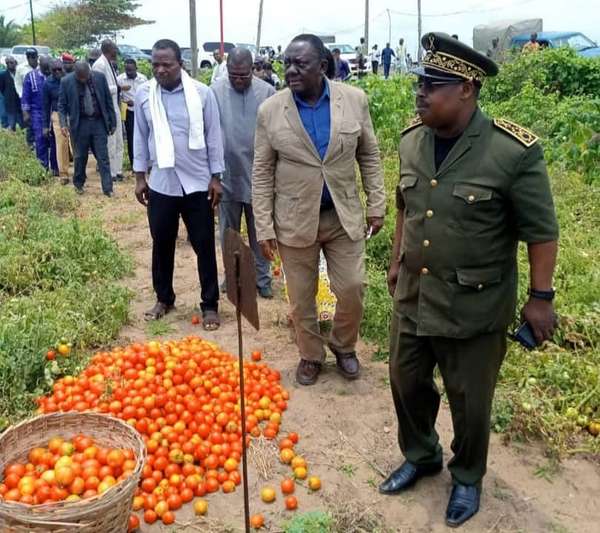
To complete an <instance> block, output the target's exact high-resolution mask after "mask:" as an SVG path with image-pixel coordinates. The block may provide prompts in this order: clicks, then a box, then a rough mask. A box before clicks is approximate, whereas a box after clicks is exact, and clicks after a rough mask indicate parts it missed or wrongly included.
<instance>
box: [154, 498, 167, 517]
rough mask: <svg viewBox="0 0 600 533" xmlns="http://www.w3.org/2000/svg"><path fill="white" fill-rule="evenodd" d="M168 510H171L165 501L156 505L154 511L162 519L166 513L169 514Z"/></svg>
mask: <svg viewBox="0 0 600 533" xmlns="http://www.w3.org/2000/svg"><path fill="white" fill-rule="evenodd" d="M168 510H169V504H168V503H167V502H166V501H164V500H162V501H159V502H158V503H157V504H156V506H155V507H154V511H155V512H156V514H157V515H158V516H159V517H160V518H162V515H164V514H165V513H166V512H168Z"/></svg>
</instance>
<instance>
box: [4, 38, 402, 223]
mask: <svg viewBox="0 0 600 533" xmlns="http://www.w3.org/2000/svg"><path fill="white" fill-rule="evenodd" d="M324 50H325V52H324V53H325V55H326V60H327V69H326V73H325V74H326V77H327V78H329V79H331V80H334V81H342V82H343V81H348V80H350V79H351V78H352V77H353V76H355V75H358V76H359V77H360V76H361V75H363V74H364V73H365V72H366V71H367V68H366V66H367V61H368V62H369V65H370V67H371V71H372V72H373V73H374V74H379V72H380V67H383V76H384V77H385V78H386V79H387V78H388V77H389V76H390V74H391V73H392V72H393V71H396V72H399V73H406V72H407V71H408V69H410V68H411V66H412V59H411V57H410V55H409V54H408V52H407V47H406V43H405V41H404V39H402V38H401V39H400V40H399V41H398V45H397V46H396V48H395V49H394V48H392V46H391V44H390V43H386V46H385V47H384V48H383V49H382V50H380V49H379V46H378V45H376V44H375V45H374V46H373V47H372V49H371V51H370V52H369V51H368V49H367V46H366V42H365V39H364V38H361V39H360V44H359V46H357V47H356V62H353V61H351V62H349V61H348V60H347V59H344V58H343V57H342V54H341V51H340V49H339V48H336V47H335V45H331V46H330V47H329V48H327V47H326V48H325V49H324ZM229 55H231V53H230V54H229ZM237 55H238V54H237V52H236V53H235V54H234V56H233V57H237ZM246 56H247V54H246V55H245V61H246V60H247V57H246ZM25 57H26V61H25V62H23V63H21V64H19V65H18V64H17V61H16V60H15V59H14V58H13V57H11V56H7V57H6V58H5V64H6V69H5V70H4V71H1V72H0V95H1V97H2V98H1V99H2V103H3V109H2V113H1V114H2V116H1V117H0V118H1V125H2V127H5V128H10V129H12V130H15V129H16V128H17V127H19V128H24V129H25V130H26V138H27V142H28V144H29V145H30V146H31V148H32V149H33V150H34V151H35V154H36V156H37V158H38V159H39V161H40V162H41V164H42V165H43V166H44V167H45V168H46V169H48V170H49V171H50V172H52V174H53V175H55V176H57V177H59V179H60V180H61V182H62V183H63V184H67V183H69V182H71V181H72V183H73V185H74V186H75V189H76V191H77V192H78V193H83V190H84V185H85V182H86V179H87V177H86V165H87V161H88V154H89V153H90V152H91V153H93V155H94V156H95V159H96V163H97V171H98V173H99V175H100V177H101V183H102V190H103V192H104V194H105V195H106V196H108V197H110V196H111V195H112V193H113V183H114V182H118V181H122V180H123V179H124V175H123V150H124V147H125V146H126V147H127V152H126V153H127V158H128V159H129V164H130V166H131V168H133V165H134V158H135V155H134V131H135V96H136V93H137V92H138V90H139V89H140V87H142V86H143V85H144V84H145V83H147V82H148V78H147V77H146V76H144V74H142V73H140V72H138V69H137V63H136V61H135V60H134V59H130V58H129V59H125V60H124V61H123V62H121V66H122V68H123V71H122V72H119V67H118V62H117V58H118V48H117V46H116V45H115V43H114V42H112V41H111V40H105V41H103V42H102V44H101V46H100V48H95V49H91V50H89V52H88V54H87V57H86V58H83V59H80V60H76V58H75V57H74V56H73V55H72V54H70V53H68V52H65V53H62V54H61V55H60V57H58V58H55V59H53V58H50V57H48V56H39V55H38V51H37V49H36V48H35V47H31V48H29V49H27V50H26V54H25ZM213 57H214V61H215V66H214V68H213V70H212V75H211V85H212V86H215V87H218V86H219V83H220V82H222V81H223V80H226V79H229V78H228V76H229V73H228V63H229V61H228V57H227V55H226V54H222V53H221V52H220V51H219V50H216V51H215V52H214V54H213ZM250 57H251V58H252V62H251V65H250V68H251V71H250V73H249V74H250V75H251V76H252V78H253V79H257V80H260V81H262V82H264V83H265V84H266V85H267V86H270V87H271V88H272V90H278V89H281V88H282V87H283V86H284V85H285V80H283V79H281V78H280V77H279V76H278V74H277V71H278V70H279V68H274V65H276V64H282V63H283V61H284V52H283V50H282V47H281V45H279V46H277V48H276V49H275V48H272V47H265V48H264V49H261V50H259V53H257V54H250ZM350 63H355V64H354V65H351V64H350ZM124 141H125V142H124ZM71 162H73V176H72V180H71V178H70V177H69V165H70V163H71ZM224 214H226V213H225V212H224ZM230 218H231V217H230ZM238 218H239V217H238V216H237V215H236V216H234V217H233V220H234V221H235V220H237V219H238ZM234 226H235V224H234Z"/></svg>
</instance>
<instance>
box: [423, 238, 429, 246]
mask: <svg viewBox="0 0 600 533" xmlns="http://www.w3.org/2000/svg"><path fill="white" fill-rule="evenodd" d="M430 244H431V243H430V242H429V241H428V240H427V239H425V240H424V241H423V246H425V248H427V247H428V246H429V245H430Z"/></svg>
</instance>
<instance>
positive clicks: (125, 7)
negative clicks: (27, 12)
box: [23, 0, 153, 50]
mask: <svg viewBox="0 0 600 533" xmlns="http://www.w3.org/2000/svg"><path fill="white" fill-rule="evenodd" d="M139 5H140V4H138V3H136V2H133V1H131V0H73V1H69V2H65V3H63V4H57V5H55V6H54V7H52V8H51V9H50V10H49V11H47V12H46V13H44V14H43V15H41V16H40V17H39V18H38V19H36V23H35V29H36V35H37V37H38V41H39V42H40V43H43V44H45V45H48V46H51V47H52V48H55V49H59V50H67V49H74V48H78V47H81V46H85V45H90V44H96V43H98V42H99V41H100V40H102V39H103V38H105V37H110V36H114V34H116V33H117V32H119V31H122V30H127V29H129V28H133V27H134V26H140V25H142V24H151V23H152V22H153V21H151V20H144V19H142V18H139V17H136V16H135V15H134V12H135V10H136V9H137V8H138V7H139ZM27 29H29V30H30V26H26V27H24V28H23V33H25V32H26V31H27Z"/></svg>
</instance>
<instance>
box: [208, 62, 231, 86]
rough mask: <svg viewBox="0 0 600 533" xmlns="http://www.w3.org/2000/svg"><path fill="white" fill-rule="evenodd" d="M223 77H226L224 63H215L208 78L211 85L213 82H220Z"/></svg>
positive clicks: (225, 65)
mask: <svg viewBox="0 0 600 533" xmlns="http://www.w3.org/2000/svg"><path fill="white" fill-rule="evenodd" d="M225 76H227V63H225V61H221V63H217V64H216V66H215V67H214V68H213V71H212V76H211V78H210V83H211V85H212V84H213V83H214V82H215V81H217V80H220V79H221V78H224V77H225Z"/></svg>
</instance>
